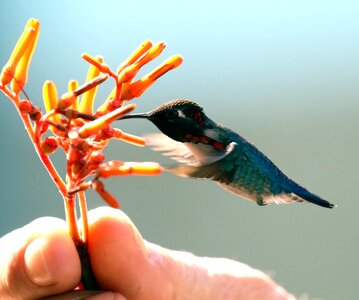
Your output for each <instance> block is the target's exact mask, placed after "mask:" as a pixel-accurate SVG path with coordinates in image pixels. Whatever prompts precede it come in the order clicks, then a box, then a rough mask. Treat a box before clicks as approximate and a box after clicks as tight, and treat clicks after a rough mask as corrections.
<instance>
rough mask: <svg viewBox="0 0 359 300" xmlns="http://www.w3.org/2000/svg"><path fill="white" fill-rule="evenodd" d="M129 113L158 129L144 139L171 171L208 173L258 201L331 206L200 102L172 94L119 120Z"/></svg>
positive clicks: (193, 174)
mask: <svg viewBox="0 0 359 300" xmlns="http://www.w3.org/2000/svg"><path fill="white" fill-rule="evenodd" d="M132 118H144V119H147V120H149V121H151V122H152V123H153V124H154V125H155V126H156V127H157V128H158V129H159V130H160V131H161V132H162V133H163V134H152V135H149V136H148V137H147V139H148V142H149V144H150V145H151V146H152V148H153V149H154V150H157V151H160V152H162V153H163V154H164V155H167V156H169V157H171V158H172V159H174V160H176V161H177V162H179V164H178V165H176V166H174V167H171V168H169V169H168V171H169V172H171V173H174V174H176V175H179V176H182V177H194V178H201V179H211V180H213V181H215V182H217V183H218V184H219V185H220V186H221V187H222V188H224V189H225V190H227V191H229V192H231V193H233V194H235V195H237V196H240V197H242V198H244V199H248V200H251V201H254V202H256V203H257V204H258V205H261V206H262V205H266V204H269V203H273V202H274V203H277V204H279V203H293V202H310V203H313V204H316V205H319V206H322V207H327V208H333V207H335V205H334V204H332V203H330V202H328V201H326V200H324V199H322V198H321V197H319V196H317V195H315V194H313V193H311V192H310V191H308V190H307V189H305V188H304V187H302V186H300V185H299V184H298V183H296V182H294V181H293V180H292V179H290V178H289V177H287V176H286V175H285V174H284V173H283V172H282V171H281V170H280V169H279V168H278V167H277V166H276V165H275V164H274V163H273V162H272V161H271V160H270V159H269V158H268V157H267V156H266V155H265V154H263V153H262V152H261V151H259V150H258V149H257V147H256V146H254V145H253V144H251V143H250V142H248V141H247V140H245V139H244V138H243V137H241V136H240V135H239V134H237V133H236V132H234V131H233V130H231V129H229V128H227V127H225V126H223V125H221V124H219V123H217V122H215V121H213V120H212V119H210V118H209V117H207V115H206V114H205V113H204V111H203V108H202V107H201V106H199V105H198V104H196V103H195V102H193V101H191V100H184V99H177V100H172V101H170V102H167V103H165V104H162V105H160V106H159V107H157V108H155V109H154V110H151V111H149V112H146V113H136V114H129V115H125V116H123V117H122V118H121V120H122V119H132Z"/></svg>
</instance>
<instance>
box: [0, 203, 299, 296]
mask: <svg viewBox="0 0 359 300" xmlns="http://www.w3.org/2000/svg"><path fill="white" fill-rule="evenodd" d="M88 251H89V253H90V257H91V264H92V268H93V272H94V275H95V277H96V279H97V281H98V284H99V286H100V287H101V289H102V290H103V291H109V292H100V291H73V289H74V288H75V287H76V286H77V285H78V284H79V281H80V274H81V267H80V261H79V258H78V254H77V252H76V248H75V246H74V244H73V242H72V240H71V238H70V236H69V234H68V232H67V225H66V223H65V222H64V221H63V220H60V219H57V218H50V217H45V218H40V219H37V220H35V221H33V222H31V223H30V224H28V225H26V226H24V227H23V228H20V229H17V230H15V231H13V232H10V233H9V234H7V235H5V236H4V237H2V238H1V239H0V253H1V256H0V298H1V299H39V298H44V297H48V298H46V299H85V298H86V299H92V300H95V299H101V300H102V299H103V300H105V299H112V300H115V299H116V300H117V299H118V300H119V299H129V300H130V299H131V300H132V299H136V300H140V299H156V300H161V299H166V300H171V299H197V300H200V299H221V300H222V299H223V300H224V299H236V300H240V299H246V300H251V299H268V300H269V299H286V300H287V299H291V300H292V299H294V297H293V296H292V295H290V294H288V293H287V292H286V291H285V290H284V289H283V288H282V287H280V286H278V285H277V284H276V283H275V282H274V281H273V280H272V279H270V278H269V277H268V276H267V275H265V274H264V273H263V272H261V271H259V270H255V269H253V268H251V267H249V266H247V265H245V264H242V263H239V262H237V261H234V260H229V259H224V258H208V257H197V256H195V255H193V254H191V253H187V252H182V251H173V250H169V249H165V248H162V247H160V246H157V245H155V244H152V243H149V242H147V241H145V240H144V239H143V238H142V237H141V235H140V233H139V232H138V230H137V229H136V227H135V225H134V224H133V223H132V222H131V220H130V219H129V218H128V217H127V216H126V215H125V214H124V213H123V212H122V211H120V210H115V209H111V208H108V207H102V208H98V209H95V210H93V211H90V212H89V244H88ZM56 295H57V296H56Z"/></svg>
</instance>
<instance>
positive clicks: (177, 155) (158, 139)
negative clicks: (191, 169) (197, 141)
mask: <svg viewBox="0 0 359 300" xmlns="http://www.w3.org/2000/svg"><path fill="white" fill-rule="evenodd" d="M144 138H145V139H146V142H147V145H149V146H150V147H151V148H152V149H153V150H155V151H159V152H161V153H162V154H163V155H165V156H169V157H170V158H172V159H174V160H176V161H178V162H179V163H183V164H187V165H196V164H198V161H197V159H196V158H195V156H194V154H193V153H192V151H191V150H189V149H188V148H187V147H186V146H185V145H184V144H183V143H180V142H177V141H175V140H173V139H171V138H169V137H168V136H167V135H165V134H162V133H151V134H146V135H145V136H144Z"/></svg>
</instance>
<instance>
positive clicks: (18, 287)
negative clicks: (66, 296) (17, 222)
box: [0, 217, 81, 299]
mask: <svg viewBox="0 0 359 300" xmlns="http://www.w3.org/2000/svg"><path fill="white" fill-rule="evenodd" d="M0 252H1V257H0V295H1V297H0V298H1V299H3V298H5V299H6V298H11V299H36V298H40V297H45V296H48V295H53V294H57V293H61V292H65V291H67V290H70V289H73V288H74V287H75V286H76V285H77V284H78V283H79V281H80V274H81V269H80V268H81V267H80V261H79V258H78V255H77V251H76V248H75V246H74V244H73V242H72V240H71V238H70V237H69V235H68V231H67V225H66V223H65V222H64V221H63V220H60V219H56V218H50V217H46V218H40V219H37V220H35V221H33V222H32V223H30V224H28V225H26V226H25V227H23V228H20V229H17V230H15V231H13V232H11V233H9V234H7V235H6V236H4V237H2V238H1V239H0Z"/></svg>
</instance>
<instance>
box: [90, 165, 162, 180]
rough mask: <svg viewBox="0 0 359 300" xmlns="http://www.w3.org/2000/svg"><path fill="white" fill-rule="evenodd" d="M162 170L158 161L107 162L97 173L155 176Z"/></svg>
mask: <svg viewBox="0 0 359 300" xmlns="http://www.w3.org/2000/svg"><path fill="white" fill-rule="evenodd" d="M162 171H163V169H162V167H161V166H160V164H158V163H153V162H120V163H118V164H105V165H104V166H103V167H102V168H100V170H99V171H98V173H97V174H98V176H99V177H102V178H108V177H112V176H124V175H138V176H155V175H160V174H161V173H162Z"/></svg>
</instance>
